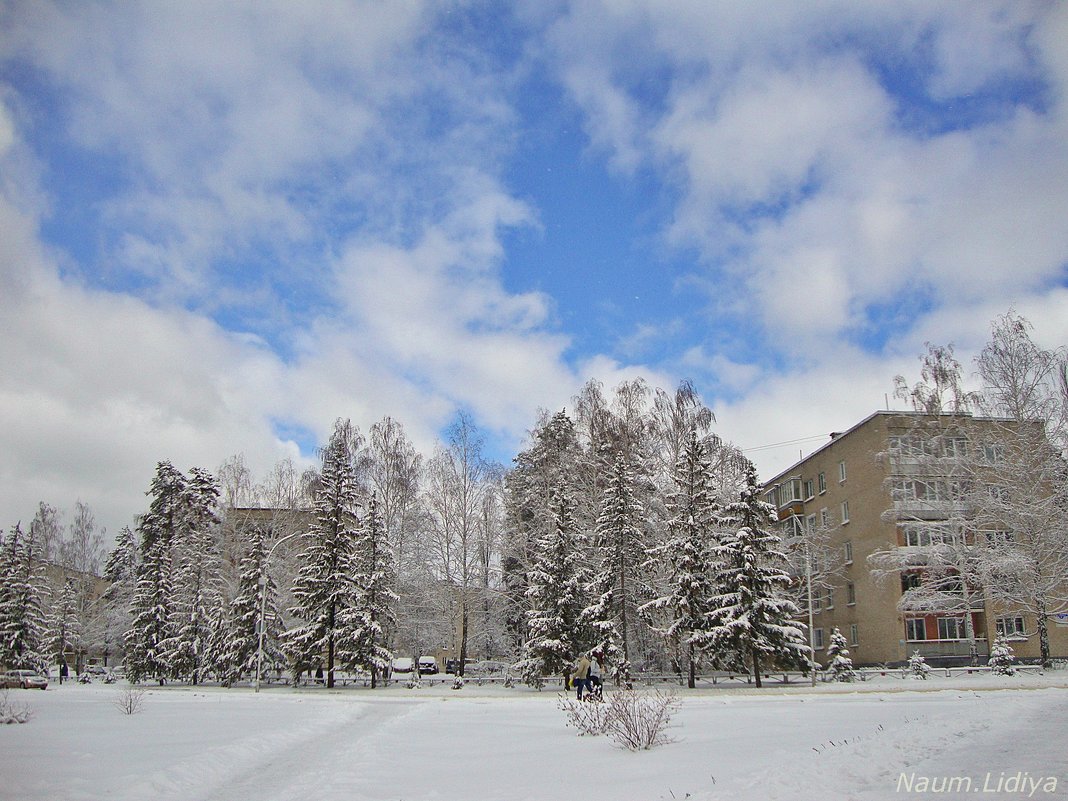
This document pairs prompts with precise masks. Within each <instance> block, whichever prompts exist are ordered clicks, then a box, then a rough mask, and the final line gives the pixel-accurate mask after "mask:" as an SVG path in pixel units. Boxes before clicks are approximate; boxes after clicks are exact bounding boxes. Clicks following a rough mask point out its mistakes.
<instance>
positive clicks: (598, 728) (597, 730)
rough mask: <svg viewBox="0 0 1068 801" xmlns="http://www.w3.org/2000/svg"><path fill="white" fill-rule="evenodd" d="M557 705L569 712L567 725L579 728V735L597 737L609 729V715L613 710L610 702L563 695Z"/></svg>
mask: <svg viewBox="0 0 1068 801" xmlns="http://www.w3.org/2000/svg"><path fill="white" fill-rule="evenodd" d="M557 706H559V707H560V709H562V710H563V711H564V712H565V713H567V725H568V726H573V727H574V728H576V729H578V733H579V737H583V736H585V735H590V736H591V737H596V736H597V735H599V734H604V733H605V732H606V731H608V716H609V714H610V713H611V711H612V710H611V707H610V706H609V705H608V704H600V703H596V702H590V701H576V700H575V699H574V698H566V697H564V696H561V697H560V702H559V703H558V704H557Z"/></svg>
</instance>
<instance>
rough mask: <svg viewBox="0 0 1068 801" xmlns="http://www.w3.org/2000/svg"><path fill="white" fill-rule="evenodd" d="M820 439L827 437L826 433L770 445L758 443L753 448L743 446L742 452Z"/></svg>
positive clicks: (764, 449)
mask: <svg viewBox="0 0 1068 801" xmlns="http://www.w3.org/2000/svg"><path fill="white" fill-rule="evenodd" d="M818 439H827V435H826V434H813V435H812V436H811V437H801V438H800V439H788V440H786V441H784V442H773V443H771V444H770V445H757V446H756V447H753V448H742V453H752V452H753V451H766V450H770V449H771V448H781V447H783V446H785V445H800V444H801V443H803V442H814V441H816V440H818Z"/></svg>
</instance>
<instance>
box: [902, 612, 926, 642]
mask: <svg viewBox="0 0 1068 801" xmlns="http://www.w3.org/2000/svg"><path fill="white" fill-rule="evenodd" d="M905 639H906V640H910V641H915V642H919V641H922V640H926V639H927V621H925V620H924V619H923V618H922V617H914V618H909V619H908V620H906V621H905Z"/></svg>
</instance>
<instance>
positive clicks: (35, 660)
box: [0, 524, 47, 670]
mask: <svg viewBox="0 0 1068 801" xmlns="http://www.w3.org/2000/svg"><path fill="white" fill-rule="evenodd" d="M38 565H39V560H38V552H37V549H36V543H35V542H34V540H33V537H29V536H26V535H24V534H23V533H22V529H21V528H20V527H19V526H18V525H17V524H16V525H15V526H14V527H13V528H12V529H11V533H10V534H9V535H8V537H7V539H6V540H4V541H0V664H4V665H7V666H8V667H9V668H12V669H27V670H44V669H45V668H46V667H47V660H46V659H45V656H44V654H43V650H44V642H43V640H44V634H45V619H44V613H43V611H42V599H41V591H42V586H43V583H42V581H41V577H40V575H39V573H38Z"/></svg>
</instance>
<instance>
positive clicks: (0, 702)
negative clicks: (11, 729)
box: [0, 690, 33, 724]
mask: <svg viewBox="0 0 1068 801" xmlns="http://www.w3.org/2000/svg"><path fill="white" fill-rule="evenodd" d="M32 717H33V712H32V710H31V709H30V708H29V707H28V706H26V704H24V703H22V702H15V701H12V700H11V698H10V697H9V696H8V694H7V690H4V691H3V692H2V693H0V723H3V724H8V723H25V722H26V721H28V720H29V719H30V718H32Z"/></svg>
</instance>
